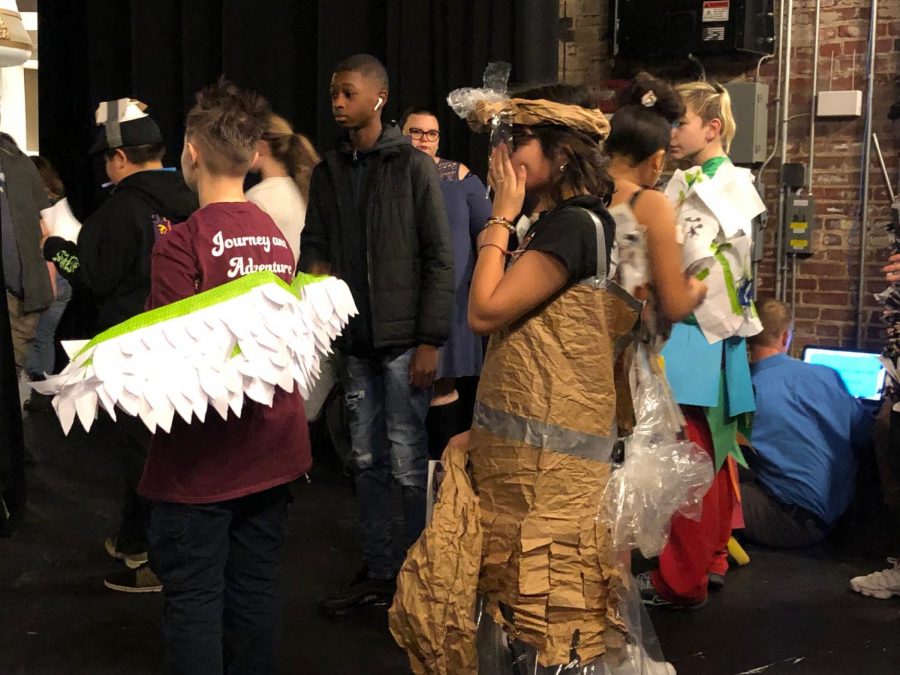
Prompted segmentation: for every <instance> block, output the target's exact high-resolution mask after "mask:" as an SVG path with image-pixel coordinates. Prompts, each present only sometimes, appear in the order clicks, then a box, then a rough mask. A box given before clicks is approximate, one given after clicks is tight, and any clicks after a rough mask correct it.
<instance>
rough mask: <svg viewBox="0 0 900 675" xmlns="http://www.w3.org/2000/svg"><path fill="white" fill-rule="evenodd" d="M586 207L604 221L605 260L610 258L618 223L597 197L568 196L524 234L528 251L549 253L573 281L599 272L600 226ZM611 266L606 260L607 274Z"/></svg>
mask: <svg viewBox="0 0 900 675" xmlns="http://www.w3.org/2000/svg"><path fill="white" fill-rule="evenodd" d="M584 209H588V210H590V211H593V212H594V213H596V214H597V215H598V216H599V217H600V222H601V223H603V231H604V238H605V239H606V241H605V245H606V259H607V261H609V255H610V249H611V248H612V244H613V241H615V237H616V224H615V221H614V220H613V219H612V216H610V215H609V213H608V212H607V210H606V208H605V207H604V206H603V202H602V201H601V200H600V199H599V198H597V197H592V196H581V197H573V198H571V199H567V200H566V201H564V202H562V203H560V204H559V205H557V206H556V207H555V208H553V209H551V210H549V211H545V212H544V213H543V214H542V215H541V217H540V218H538V219H537V220H536V221H535V223H534V225H533V226H532V227H531V229H530V230H529V231H528V234H527V235H526V236H525V242H524V243H525V248H526V249H527V250H529V251H542V252H544V253H550V254H551V255H553V256H555V257H556V258H558V259H559V260H560V261H561V262H562V263H563V264H564V265H565V266H566V269H567V270H568V271H569V282H570V283H574V282H576V281H581V280H582V279H586V278H588V277H592V276H594V275H595V274H596V273H597V228H596V226H595V225H594V219H593V218H591V217H590V215H588V214H587V213H585V212H584ZM608 268H609V263H608V262H607V269H606V270H604V271H603V274H604V276H605V275H606V273H607V272H608Z"/></svg>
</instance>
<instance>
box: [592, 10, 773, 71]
mask: <svg viewBox="0 0 900 675" xmlns="http://www.w3.org/2000/svg"><path fill="white" fill-rule="evenodd" d="M772 7H773V0H612V3H611V5H610V22H611V24H612V25H611V28H612V35H613V40H612V50H613V56H624V57H629V58H635V59H642V60H646V59H652V58H654V57H668V56H686V55H687V54H696V55H698V56H703V55H716V54H720V55H733V54H737V53H741V52H744V53H749V54H768V53H770V52H772V45H773V43H774V36H775V23H774V13H773V11H772Z"/></svg>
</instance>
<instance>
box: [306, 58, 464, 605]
mask: <svg viewBox="0 0 900 675" xmlns="http://www.w3.org/2000/svg"><path fill="white" fill-rule="evenodd" d="M387 96H388V77H387V72H386V71H385V68H384V65H382V63H381V62H380V61H379V60H378V59H376V58H375V57H373V56H369V55H368V54H358V55H356V56H352V57H350V58H348V59H345V60H344V61H342V62H341V63H340V64H339V65H338V66H337V67H336V68H335V71H334V75H333V76H332V80H331V107H332V112H333V113H334V118H335V121H337V123H338V124H339V125H341V126H342V127H343V128H344V129H346V130H347V132H348V133H347V135H346V136H345V137H344V139H343V142H342V144H341V146H340V148H339V149H337V150H333V151H331V152H329V153H327V155H326V156H325V159H324V161H323V162H322V163H321V164H319V166H317V167H316V169H315V170H314V171H313V175H312V178H311V184H310V201H309V208H308V210H307V214H306V226H305V228H304V230H303V235H302V245H301V247H300V267H301V269H302V270H304V271H310V272H319V273H325V272H331V273H333V274H335V275H337V276H339V277H341V278H342V279H343V280H344V281H346V282H347V284H348V285H349V286H350V290H351V291H352V293H353V299H354V300H355V301H356V304H357V307H358V309H359V315H358V316H357V317H354V318H353V319H352V320H351V321H350V325H349V327H348V330H347V331H345V337H344V338H343V339H342V340H341V341H340V342H339V344H338V349H339V351H340V353H341V356H342V358H341V367H340V370H341V380H342V384H343V388H344V395H345V404H346V409H347V414H348V418H349V426H350V436H351V444H352V453H351V458H350V464H351V467H352V469H353V470H354V472H355V475H356V487H357V493H358V497H359V508H360V524H361V529H362V535H363V543H364V557H365V566H364V567H363V568H362V569H361V570H360V571H359V573H358V574H357V575H356V576H355V577H354V579H353V580H352V581H351V582H350V584H349V585H348V586H347V587H346V588H344V589H342V590H340V591H338V592H336V593H334V594H333V595H330V596H328V597H326V598H324V599H323V600H322V601H321V603H320V605H319V607H320V610H321V611H322V612H323V613H325V614H328V615H332V616H334V615H341V614H347V613H349V612H352V611H354V610H355V609H357V608H359V607H361V606H363V605H365V604H371V603H389V602H390V600H391V598H392V596H393V594H394V590H395V581H394V580H395V577H396V571H397V565H396V561H395V560H394V555H393V549H392V544H391V523H392V520H393V519H392V517H391V511H392V482H393V481H392V478H393V480H396V481H397V483H399V485H400V491H401V495H402V502H403V517H404V524H405V541H404V550H405V548H407V547H409V545H410V544H412V542H414V541H415V540H416V539H417V538H418V536H419V533H420V532H421V531H422V528H423V527H424V524H425V483H426V477H427V467H428V437H427V432H426V427H425V417H426V415H427V414H428V408H429V401H430V398H431V386H432V383H433V381H434V376H435V372H436V370H437V360H438V347H440V346H441V345H442V344H443V343H444V342H445V341H446V339H447V336H448V335H449V333H450V324H451V320H452V316H453V298H454V281H453V252H452V249H451V243H450V228H449V225H448V223H447V213H446V210H445V208H444V201H443V197H442V195H441V187H440V182H439V179H438V175H437V170H436V169H435V165H434V162H433V161H431V158H429V157H428V156H427V155H425V154H424V153H421V152H419V151H418V150H416V149H415V148H414V147H413V146H412V145H411V144H410V142H409V139H408V138H406V137H404V136H403V135H402V134H401V132H400V129H399V128H398V127H397V125H396V124H390V125H383V124H382V121H381V112H382V110H383V107H384V104H385V102H386V101H387Z"/></svg>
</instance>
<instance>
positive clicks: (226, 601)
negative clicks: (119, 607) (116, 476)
mask: <svg viewBox="0 0 900 675" xmlns="http://www.w3.org/2000/svg"><path fill="white" fill-rule="evenodd" d="M288 495H289V492H288V486H287V485H280V486H278V487H275V488H271V489H269V490H265V491H263V492H259V493H257V494H252V495H248V496H246V497H240V498H238V499H232V500H230V501H226V502H217V503H214V504H174V503H171V502H153V503H152V506H151V511H150V537H149V543H150V547H149V556H150V567H151V568H152V569H153V571H154V572H156V575H157V576H158V577H159V579H160V581H162V584H163V593H164V594H165V598H166V605H165V612H164V618H163V633H164V635H165V639H166V661H167V664H168V671H169V672H170V673H173V674H177V675H223V673H228V674H229V675H238V674H246V675H249V674H250V673H253V675H263V674H269V673H276V672H278V647H279V644H280V638H281V622H280V613H281V602H280V598H279V594H278V579H277V568H278V560H279V557H280V553H281V548H282V543H283V542H284V530H285V522H286V519H287V503H288Z"/></svg>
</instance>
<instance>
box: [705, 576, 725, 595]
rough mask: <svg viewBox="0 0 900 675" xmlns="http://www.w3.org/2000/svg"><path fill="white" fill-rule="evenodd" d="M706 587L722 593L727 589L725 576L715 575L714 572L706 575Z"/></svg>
mask: <svg viewBox="0 0 900 675" xmlns="http://www.w3.org/2000/svg"><path fill="white" fill-rule="evenodd" d="M706 579H707V582H706V586H707V588H709V590H711V591H721V590H722V589H723V588H725V575H723V574H715V573H714V572H710V573H709V574H707V575H706Z"/></svg>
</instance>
